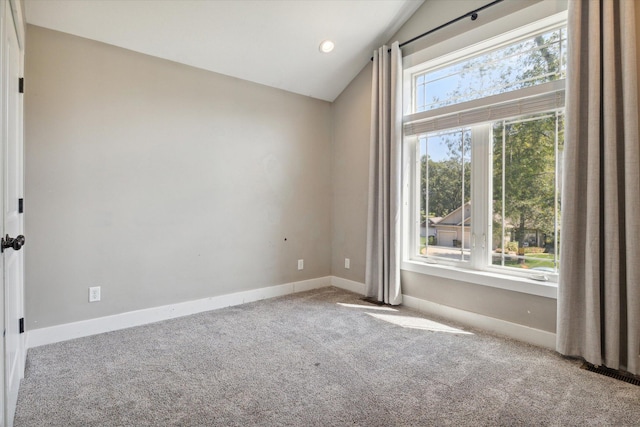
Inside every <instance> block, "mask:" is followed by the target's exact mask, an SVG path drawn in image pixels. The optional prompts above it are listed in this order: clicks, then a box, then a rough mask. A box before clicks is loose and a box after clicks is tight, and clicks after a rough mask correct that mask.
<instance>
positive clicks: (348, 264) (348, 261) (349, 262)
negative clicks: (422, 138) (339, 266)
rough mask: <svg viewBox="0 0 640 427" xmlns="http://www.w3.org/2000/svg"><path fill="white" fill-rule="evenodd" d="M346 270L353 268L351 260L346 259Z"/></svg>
mask: <svg viewBox="0 0 640 427" xmlns="http://www.w3.org/2000/svg"><path fill="white" fill-rule="evenodd" d="M344 268H351V260H350V259H349V258H345V259H344Z"/></svg>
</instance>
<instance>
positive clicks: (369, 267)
mask: <svg viewBox="0 0 640 427" xmlns="http://www.w3.org/2000/svg"><path fill="white" fill-rule="evenodd" d="M388 51H389V48H388V47H387V46H382V47H381V48H380V49H378V50H377V51H375V52H374V54H373V82H372V89H371V151H370V157H369V212H368V222H367V257H366V270H365V284H366V296H367V297H370V298H373V299H376V300H377V301H380V302H384V303H387V304H392V305H396V304H400V303H402V292H401V290H400V216H401V215H400V212H401V211H400V208H401V167H402V165H401V161H402V157H401V153H402V152H401V147H402V140H401V137H402V134H401V129H402V109H401V104H402V103H401V97H402V56H401V54H400V48H399V46H398V43H397V42H396V43H394V44H393V45H392V46H391V52H390V53H388Z"/></svg>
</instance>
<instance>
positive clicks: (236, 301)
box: [25, 276, 556, 349]
mask: <svg viewBox="0 0 640 427" xmlns="http://www.w3.org/2000/svg"><path fill="white" fill-rule="evenodd" d="M327 286H335V287H337V288H340V289H345V290H347V291H351V292H354V293H357V294H360V295H364V293H365V285H364V283H360V282H356V281H353V280H348V279H343V278H341V277H336V276H326V277H320V278H317V279H309V280H304V281H301V282H293V283H286V284H283V285H276V286H268V287H264V288H259V289H253V290H250V291H244V292H237V293H233V294H227V295H220V296H216V297H210V298H203V299H199V300H195V301H187V302H182V303H177V304H171V305H165V306H160V307H152V308H147V309H143V310H136V311H130V312H127V313H121V314H114V315H112V316H105V317H99V318H96V319H89V320H83V321H80V322H73V323H65V324H63V325H56V326H50V327H47V328H40V329H33V330H30V331H27V333H26V340H25V341H26V342H25V348H33V347H39V346H41V345H46V344H53V343H56V342H61V341H67V340H71V339H74V338H81V337H86V336H90V335H96V334H101V333H104V332H110V331H117V330H120V329H125V328H130V327H133V326H140V325H145V324H148V323H154V322H160V321H162V320H168V319H173V318H176V317H182V316H188V315H191V314H196V313H201V312H204V311H209V310H216V309H219V308H225V307H230V306H234V305H240V304H245V303H248V302H253V301H259V300H262V299H267V298H274V297H278V296H283V295H289V294H292V293H296V292H304V291H308V290H311V289H318V288H324V287H327ZM402 304H403V305H405V306H407V307H410V308H413V309H416V310H418V311H421V312H423V313H426V314H431V315H435V316H439V317H442V318H444V319H449V320H452V321H455V322H459V323H462V324H465V325H469V326H473V327H477V328H480V329H484V330H487V331H490V332H495V333H498V334H501V335H505V336H507V337H510V338H514V339H517V340H519V341H524V342H527V343H530V344H534V345H538V346H541V347H546V348H551V349H555V343H556V336H555V334H554V333H551V332H547V331H542V330H539V329H534V328H530V327H528V326H523V325H519V324H516V323H511V322H507V321H506V320H500V319H495V318H493V317H489V316H484V315H481V314H477V313H472V312H469V311H465V310H460V309H457V308H453V307H448V306H445V305H441V304H436V303H434V302H431V301H427V300H422V299H419V298H415V297H411V296H408V295H403V296H402Z"/></svg>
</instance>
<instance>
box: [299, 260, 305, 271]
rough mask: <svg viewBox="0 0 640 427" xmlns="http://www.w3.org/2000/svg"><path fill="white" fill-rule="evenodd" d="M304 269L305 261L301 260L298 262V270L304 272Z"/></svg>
mask: <svg viewBox="0 0 640 427" xmlns="http://www.w3.org/2000/svg"><path fill="white" fill-rule="evenodd" d="M303 269H304V260H303V259H299V260H298V270H303Z"/></svg>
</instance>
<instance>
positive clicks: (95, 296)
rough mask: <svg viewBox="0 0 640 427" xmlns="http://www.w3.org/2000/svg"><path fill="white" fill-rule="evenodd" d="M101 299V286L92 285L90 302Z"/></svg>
mask: <svg viewBox="0 0 640 427" xmlns="http://www.w3.org/2000/svg"><path fill="white" fill-rule="evenodd" d="M98 301H100V286H92V287H90V288H89V302H98Z"/></svg>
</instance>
